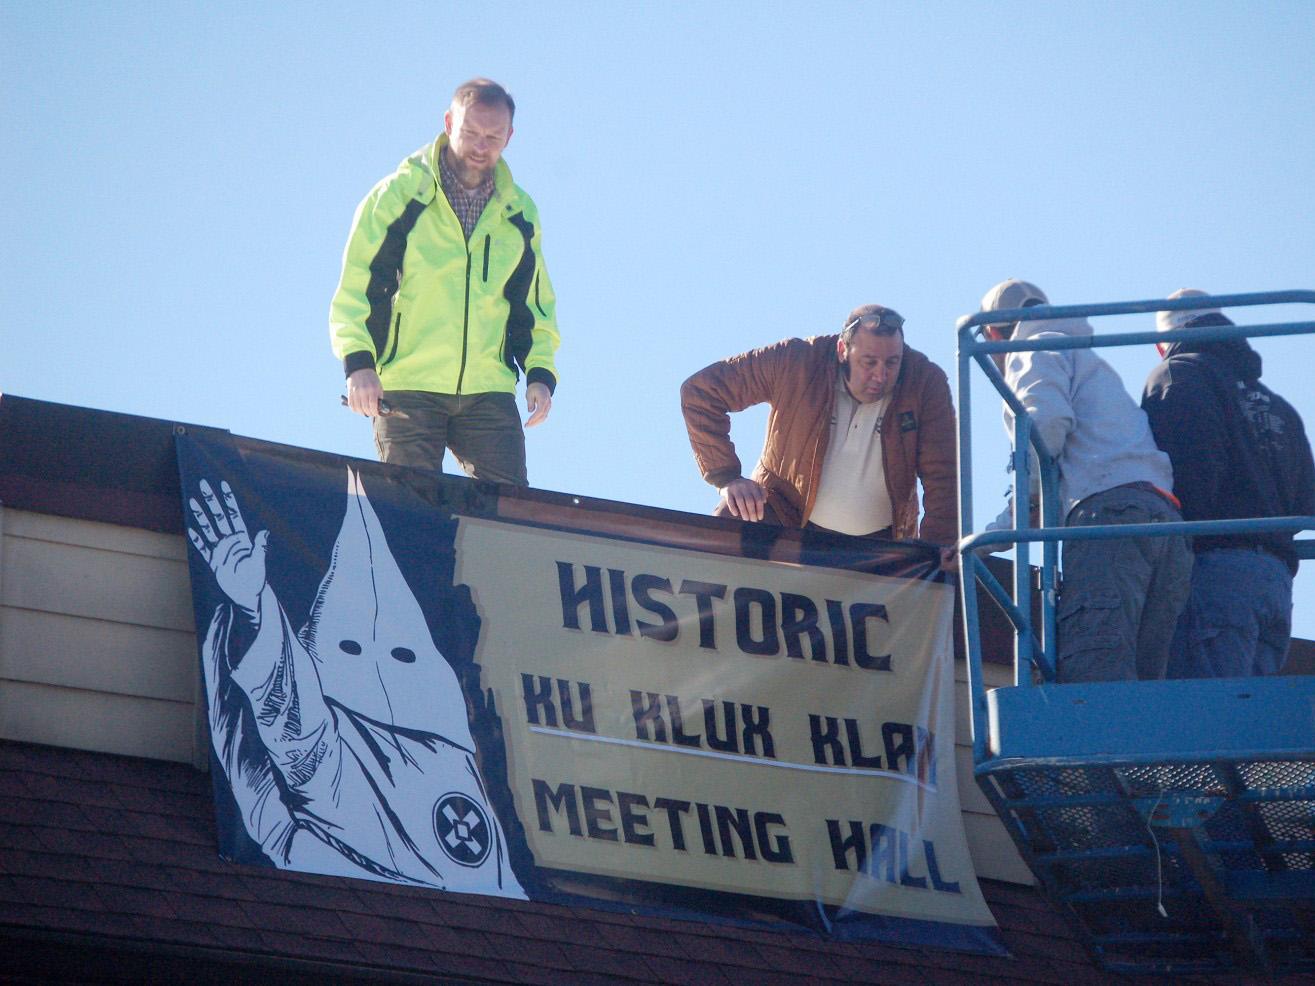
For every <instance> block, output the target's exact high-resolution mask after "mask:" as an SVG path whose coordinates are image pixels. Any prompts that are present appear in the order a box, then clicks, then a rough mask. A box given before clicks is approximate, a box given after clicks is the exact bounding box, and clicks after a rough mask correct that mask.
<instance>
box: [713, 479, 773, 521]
mask: <svg viewBox="0 0 1315 986" xmlns="http://www.w3.org/2000/svg"><path fill="white" fill-rule="evenodd" d="M721 495H722V499H724V500H725V501H726V506H727V507H729V508H730V511H731V516H732V517H738V518H739V519H740V520H762V519H763V506H764V505H765V504H766V503H767V494H766V493H765V492H763V488H762V487H761V486H759V485H758V484H757V483H755V482H754V481H753V480H752V479H745V478H744V477H743V476H740V477H738V478H736V479H732V480H731V481H730V482H729V483H727V484H726V485H725V486H723V487H722V488H721Z"/></svg>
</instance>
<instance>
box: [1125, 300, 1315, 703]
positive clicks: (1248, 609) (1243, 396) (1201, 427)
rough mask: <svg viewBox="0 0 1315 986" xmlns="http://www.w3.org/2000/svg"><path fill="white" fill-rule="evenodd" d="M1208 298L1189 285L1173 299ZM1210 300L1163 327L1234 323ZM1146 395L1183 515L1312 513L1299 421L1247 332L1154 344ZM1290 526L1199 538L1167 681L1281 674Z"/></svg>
mask: <svg viewBox="0 0 1315 986" xmlns="http://www.w3.org/2000/svg"><path fill="white" fill-rule="evenodd" d="M1190 296H1202V297H1205V296H1206V295H1205V293H1204V292H1202V291H1197V290H1195V289H1192V288H1184V289H1183V290H1181V291H1177V292H1175V293H1174V294H1172V295H1170V296H1169V297H1170V298H1182V297H1190ZM1232 324H1233V322H1232V321H1230V320H1229V319H1228V318H1227V317H1226V316H1225V315H1224V314H1223V313H1222V312H1221V311H1219V310H1218V309H1215V308H1204V309H1194V310H1190V311H1175V312H1159V313H1158V314H1157V315H1156V326H1157V327H1158V328H1159V329H1160V330H1161V331H1168V330H1171V329H1177V328H1185V327H1192V328H1197V327H1202V326H1209V325H1232ZM1156 348H1158V349H1159V350H1160V355H1161V356H1162V357H1163V362H1161V363H1160V364H1159V365H1158V366H1157V367H1156V368H1155V369H1154V370H1152V371H1151V374H1150V376H1149V378H1148V379H1147V381H1146V389H1145V391H1144V393H1143V395H1142V407H1143V408H1144V409H1145V411H1146V414H1147V416H1148V417H1149V418H1150V422H1151V430H1152V432H1154V434H1155V441H1156V444H1158V445H1159V446H1160V448H1161V449H1162V450H1163V451H1164V452H1166V453H1167V454H1168V456H1169V459H1170V460H1171V461H1172V463H1173V476H1174V493H1175V494H1177V496H1178V498H1179V499H1180V500H1181V501H1182V505H1183V519H1184V520H1224V519H1231V518H1239V517H1286V516H1300V515H1310V514H1315V464H1313V463H1312V458H1311V448H1310V442H1309V441H1308V440H1307V438H1306V432H1305V429H1304V427H1303V426H1302V422H1301V418H1300V416H1299V415H1298V414H1297V412H1296V411H1295V410H1294V409H1293V407H1292V405H1291V404H1289V403H1288V402H1287V401H1285V400H1284V399H1283V398H1282V397H1280V396H1278V395H1277V394H1275V393H1274V392H1273V391H1272V390H1270V389H1269V388H1268V387H1266V386H1265V385H1264V384H1263V383H1261V382H1260V370H1261V360H1260V354H1259V353H1257V352H1256V351H1255V350H1254V349H1252V348H1251V346H1250V345H1249V344H1248V342H1247V340H1246V339H1244V338H1236V339H1228V340H1223V341H1219V342H1171V343H1157V347H1156ZM1292 540H1293V536H1292V534H1290V533H1283V532H1279V533H1268V534H1236V535H1227V536H1212V537H1197V538H1195V544H1194V550H1195V553H1196V561H1195V566H1194V568H1193V571H1192V588H1191V596H1190V598H1189V600H1188V603H1187V608H1186V609H1185V610H1184V611H1183V615H1182V617H1181V619H1180V620H1179V623H1178V630H1177V633H1176V634H1175V638H1174V644H1173V649H1172V655H1171V657H1170V664H1169V677H1171V678H1226V677H1244V676H1249V675H1262V674H1276V673H1277V672H1278V671H1279V670H1281V669H1282V667H1283V664H1284V661H1285V660H1286V658H1287V652H1288V642H1289V638H1290V636H1291V631H1292V578H1293V576H1294V575H1295V574H1296V572H1297V556H1296V552H1295V551H1294V549H1293V544H1292Z"/></svg>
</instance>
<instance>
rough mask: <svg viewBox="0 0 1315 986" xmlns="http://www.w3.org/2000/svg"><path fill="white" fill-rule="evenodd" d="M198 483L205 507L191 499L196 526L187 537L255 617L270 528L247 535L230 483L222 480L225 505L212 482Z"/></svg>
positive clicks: (229, 592)
mask: <svg viewBox="0 0 1315 986" xmlns="http://www.w3.org/2000/svg"><path fill="white" fill-rule="evenodd" d="M198 485H199V486H200V489H201V499H202V500H204V501H205V509H202V507H201V504H199V503H197V501H196V498H195V497H192V498H190V499H188V501H187V504H188V506H189V507H190V508H191V511H192V516H193V517H194V518H195V520H196V526H195V527H194V528H193V527H189V528H188V529H187V537H188V539H189V540H190V541H191V542H192V546H193V547H194V548H196V550H197V551H199V552H200V553H201V557H202V558H204V559H205V560H206V564H207V565H209V566H210V570H211V571H212V572H214V573H215V581H216V582H218V583H219V588H220V589H222V590H223V592H224V594H225V595H226V596H228V598H229V599H231V600H232V601H233V602H234V603H236V604H237V605H238V606H241V607H242V608H243V609H244V610H246V611H247V612H248V613H249V614H251V615H253V616H255V615H256V614H257V612H258V610H259V608H260V593H261V591H262V590H263V589H264V588H265V548H266V545H268V544H269V531H260V532H259V533H258V534H257V535H256V536H255V538H252V537H250V536H249V535H248V534H247V525H246V522H245V521H243V520H242V511H241V510H240V509H238V505H237V499H236V498H235V497H234V496H233V490H232V489H231V488H230V487H229V485H228V483H227V482H224V481H223V480H221V481H220V483H219V490H220V493H221V494H222V495H223V498H224V502H223V504H222V505H221V504H220V502H219V498H218V497H216V496H215V491H214V490H213V489H212V488H211V486H210V484H209V483H208V482H206V481H205V480H204V479H203V480H201V482H200V483H199V484H198Z"/></svg>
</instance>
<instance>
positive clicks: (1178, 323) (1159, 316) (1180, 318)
mask: <svg viewBox="0 0 1315 986" xmlns="http://www.w3.org/2000/svg"><path fill="white" fill-rule="evenodd" d="M1208 297H1210V296H1209V295H1208V294H1206V292H1204V291H1198V290H1197V289H1196V288H1179V289H1178V290H1177V291H1175V292H1174V293H1173V294H1171V295H1169V300H1170V301H1173V300H1175V299H1177V298H1208ZM1223 314H1224V313H1223V312H1222V311H1220V310H1219V309H1218V308H1187V309H1183V310H1182V311H1176V312H1156V313H1155V327H1156V328H1157V329H1159V330H1160V331H1161V332H1168V331H1169V330H1170V329H1181V328H1185V327H1186V326H1188V325H1191V324H1192V323H1193V322H1195V321H1196V320H1197V319H1198V318H1200V317H1201V316H1202V315H1219V316H1223ZM1156 345H1159V343H1156Z"/></svg>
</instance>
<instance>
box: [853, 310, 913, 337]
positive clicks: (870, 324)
mask: <svg viewBox="0 0 1315 986" xmlns="http://www.w3.org/2000/svg"><path fill="white" fill-rule="evenodd" d="M850 329H866V330H867V331H869V332H879V331H881V330H882V329H885V330H886V331H887V332H894V331H895V330H897V329H898V330H901V331H902V330H903V329H904V319H903V317H902V316H900V315H897V314H895V313H894V312H872V313H869V314H867V315H860V316H859V317H858V318H856V319H854V321H852V322H850V323H849V324H848V325H846V326H845V331H846V332H848V331H849V330H850Z"/></svg>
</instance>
